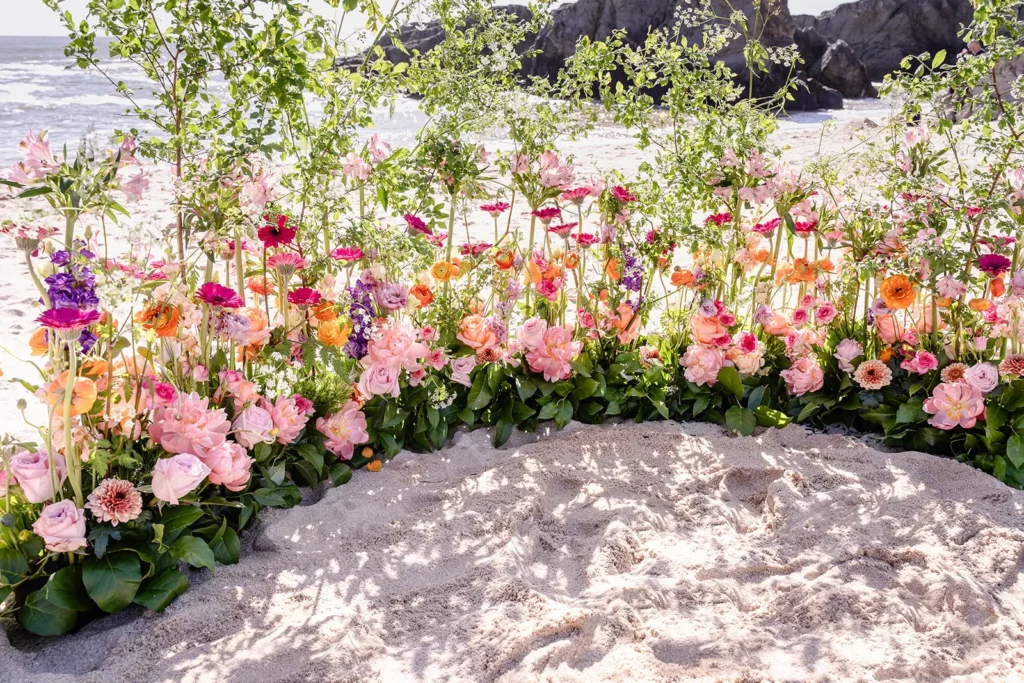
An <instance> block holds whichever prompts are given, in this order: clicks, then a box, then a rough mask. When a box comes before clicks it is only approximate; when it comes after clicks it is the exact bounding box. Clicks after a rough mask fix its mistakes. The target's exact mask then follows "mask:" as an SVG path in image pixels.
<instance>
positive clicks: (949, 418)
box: [924, 383, 985, 430]
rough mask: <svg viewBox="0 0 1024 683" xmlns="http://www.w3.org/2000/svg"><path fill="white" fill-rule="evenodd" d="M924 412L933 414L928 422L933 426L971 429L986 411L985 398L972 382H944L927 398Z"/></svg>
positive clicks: (946, 428)
mask: <svg viewBox="0 0 1024 683" xmlns="http://www.w3.org/2000/svg"><path fill="white" fill-rule="evenodd" d="M924 412H926V413H928V414H929V415H932V418H931V419H930V420H928V422H929V424H931V425H932V426H933V427H938V428H939V429H945V430H949V429H953V428H954V427H957V426H960V427H963V428H964V429H970V428H971V427H973V426H974V425H975V424H976V423H977V422H978V418H979V417H981V416H982V414H983V413H984V412H985V399H984V397H983V396H982V394H981V390H980V389H978V388H977V387H975V386H972V385H970V384H961V383H956V384H946V383H943V384H940V385H938V386H937V387H935V390H934V391H933V392H932V395H931V396H929V397H928V398H927V399H925V402H924Z"/></svg>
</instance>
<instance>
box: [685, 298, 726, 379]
mask: <svg viewBox="0 0 1024 683" xmlns="http://www.w3.org/2000/svg"><path fill="white" fill-rule="evenodd" d="M690 329H692V330H693V338H694V339H696V340H697V342H698V343H700V344H709V345H710V344H714V343H715V340H716V339H717V338H719V337H721V336H722V335H728V334H729V329H728V328H727V327H726V326H725V325H723V324H722V321H721V320H720V319H719V318H718V316H717V315H712V316H706V315H701V314H700V313H697V314H695V315H694V316H693V318H691V319H690ZM709 386H710V385H709Z"/></svg>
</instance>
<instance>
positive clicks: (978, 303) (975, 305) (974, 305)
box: [967, 299, 992, 313]
mask: <svg viewBox="0 0 1024 683" xmlns="http://www.w3.org/2000/svg"><path fill="white" fill-rule="evenodd" d="M967 305H968V306H970V307H971V310H972V311H978V312H979V313H984V312H985V311H987V310H988V309H990V308H992V302H991V301H989V300H988V299H971V300H970V302H969V303H968V304H967Z"/></svg>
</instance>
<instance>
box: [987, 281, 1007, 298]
mask: <svg viewBox="0 0 1024 683" xmlns="http://www.w3.org/2000/svg"><path fill="white" fill-rule="evenodd" d="M989 287H990V288H991V290H992V296H995V297H1000V296H1002V295H1003V294H1006V283H1005V282H1003V278H1001V277H997V278H995V279H994V280H992V281H991V282H990V283H989Z"/></svg>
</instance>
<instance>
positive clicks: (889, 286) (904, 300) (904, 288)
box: [879, 275, 917, 311]
mask: <svg viewBox="0 0 1024 683" xmlns="http://www.w3.org/2000/svg"><path fill="white" fill-rule="evenodd" d="M879 293H880V294H881V295H882V301H884V302H885V305H886V307H888V308H892V309H894V310H898V311H902V310H903V309H905V308H909V307H910V305H911V304H912V303H914V301H916V300H917V292H916V291H914V284H913V283H912V282H911V281H910V279H909V278H908V277H907V276H906V275H890V276H889V277H887V278H885V280H883V281H882V286H881V287H879Z"/></svg>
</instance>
